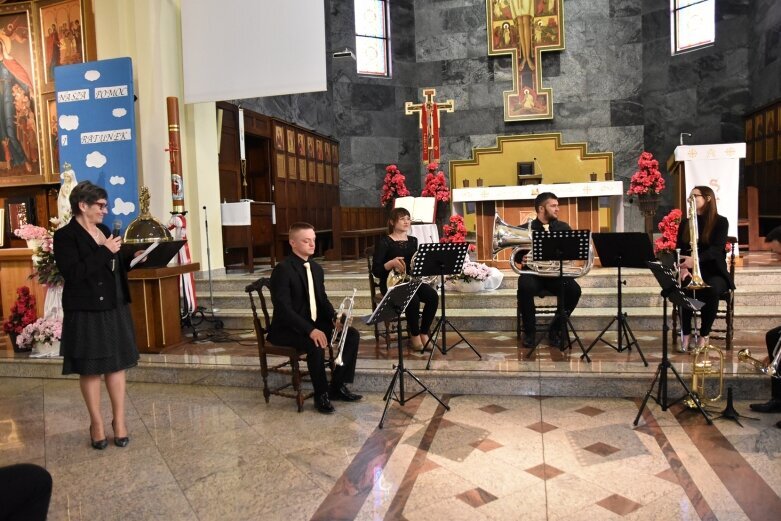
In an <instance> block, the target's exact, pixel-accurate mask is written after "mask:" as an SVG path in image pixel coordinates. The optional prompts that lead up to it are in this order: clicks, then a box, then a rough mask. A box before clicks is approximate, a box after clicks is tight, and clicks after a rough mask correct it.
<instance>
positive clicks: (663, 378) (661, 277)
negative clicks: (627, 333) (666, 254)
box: [634, 262, 713, 425]
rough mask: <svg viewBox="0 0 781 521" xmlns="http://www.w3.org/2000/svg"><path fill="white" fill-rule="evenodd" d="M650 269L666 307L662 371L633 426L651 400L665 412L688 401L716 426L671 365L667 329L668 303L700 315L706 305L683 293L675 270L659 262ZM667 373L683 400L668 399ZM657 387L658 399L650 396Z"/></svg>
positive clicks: (657, 370)
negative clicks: (701, 309) (677, 385)
mask: <svg viewBox="0 0 781 521" xmlns="http://www.w3.org/2000/svg"><path fill="white" fill-rule="evenodd" d="M647 266H648V267H649V268H651V273H653V274H654V277H656V281H657V282H658V283H659V286H661V288H662V299H663V300H664V306H663V308H662V309H663V311H662V321H663V322H662V323H663V325H662V361H661V362H660V363H659V367H658V368H657V369H656V374H654V379H653V381H652V382H651V386H650V387H649V388H648V392H647V393H645V397H643V403H642V405H640V410H639V411H637V417H636V418H635V421H634V425H637V423H638V422H639V421H640V416H642V414H643V409H645V406H646V404H647V403H648V398H653V399H654V401H655V402H656V403H658V404H659V405H660V406H661V407H662V410H663V411H666V410H667V409H668V408H669V407H670V406H672V405H675V404H676V403H678V402H680V401H681V400H683V399H684V398H687V397H688V398H689V399H691V401H692V403H694V404H695V405H696V406H697V409H699V411H700V413H701V414H702V417H703V418H705V421H707V422H708V424H709V425H710V424H712V423H713V421H712V420H711V419H710V416H708V413H707V412H705V409H703V408H702V405H701V404H700V400H699V398H698V397H697V395H695V394H694V393H693V392H691V390H690V389H689V388H688V387H687V386H686V382H684V381H683V378H681V375H680V374H678V371H676V370H675V367H674V366H673V365H672V364H671V363H670V358H669V357H668V352H667V333H668V332H669V331H670V326H669V325H667V301H668V300H669V301H670V302H672V303H673V304H676V305H677V306H679V307H681V306H683V307H685V308H687V309H689V310H691V311H698V310H699V309H700V308H702V306H703V305H704V303H703V302H700V301H699V300H695V299H693V298H689V297H687V296H686V295H685V294H684V293H683V291H681V287H680V286H678V280H677V275H676V274H675V273H673V271H672V269H670V268H668V267H666V266H664V265H662V264H661V263H660V262H649V263H647ZM668 369H669V370H671V371H672V372H673V374H674V375H675V378H676V379H677V380H678V383H679V384H681V387H683V390H684V391H686V393H685V394H684V395H683V396H681V397H680V398H678V399H677V400H673V401H672V402H671V401H669V399H668V396H667V370H668ZM657 386H658V388H657V391H656V396H651V393H653V390H654V387H657Z"/></svg>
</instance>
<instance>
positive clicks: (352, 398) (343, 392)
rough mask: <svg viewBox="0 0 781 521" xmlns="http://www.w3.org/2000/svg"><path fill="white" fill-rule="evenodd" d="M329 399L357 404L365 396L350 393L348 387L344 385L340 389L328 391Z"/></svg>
mask: <svg viewBox="0 0 781 521" xmlns="http://www.w3.org/2000/svg"><path fill="white" fill-rule="evenodd" d="M328 397H329V398H330V399H332V400H341V401H343V402H357V401H358V400H360V399H361V398H363V396H361V395H360V394H355V393H352V392H350V390H349V389H348V388H347V386H346V385H344V384H342V385H340V386H339V387H338V388H333V387H332V388H331V389H330V390H329V391H328Z"/></svg>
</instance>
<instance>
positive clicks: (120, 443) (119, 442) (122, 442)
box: [111, 420, 130, 447]
mask: <svg viewBox="0 0 781 521" xmlns="http://www.w3.org/2000/svg"><path fill="white" fill-rule="evenodd" d="M111 428H112V429H114V433H115V434H114V445H116V446H117V447H127V444H128V443H130V437H129V436H125V437H123V438H117V436H116V432H117V429H116V427H114V420H111Z"/></svg>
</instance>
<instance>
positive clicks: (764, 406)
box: [750, 226, 781, 429]
mask: <svg viewBox="0 0 781 521" xmlns="http://www.w3.org/2000/svg"><path fill="white" fill-rule="evenodd" d="M765 242H766V243H768V245H769V246H770V251H772V252H773V253H776V254H779V255H781V226H777V227H776V228H773V229H772V230H771V231H770V233H768V234H767V236H766V237H765ZM779 337H781V326H779V327H774V328H773V329H771V330H770V331H768V332H767V333H766V334H765V345H766V346H767V355H768V356H767V358H765V364H769V363H771V362H772V361H773V354H774V351H775V347H776V345H777V344H778V339H779ZM776 369H777V370H779V369H781V367H776ZM770 381H771V387H770V400H769V401H767V402H765V403H752V404H751V405H750V407H751V410H752V411H756V412H769V413H781V378H771V379H770ZM776 427H778V428H779V429H781V421H779V422H778V423H776Z"/></svg>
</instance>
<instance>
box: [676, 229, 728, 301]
mask: <svg viewBox="0 0 781 521" xmlns="http://www.w3.org/2000/svg"><path fill="white" fill-rule="evenodd" d="M701 221H702V219H697V229H698V231H699V232H700V238H699V240H698V241H697V254H698V255H699V257H700V271H702V274H703V276H705V275H719V276H721V277H723V278H724V280H725V281H726V282H727V284H728V285H729V287H730V289H735V284H733V283H732V281H731V280H730V277H729V270H728V269H727V252H726V251H725V249H726V246H727V233H728V232H729V221H728V220H727V218H726V217H724V216H723V215H716V224H715V225H714V226H713V231H711V234H710V237H709V239H710V240H709V241H708V244H705V243H704V242H703V241H702V222H701ZM688 228H689V219H688V218H685V217H684V218H683V219H681V224H680V225H679V226H678V241H677V244H678V248H680V249H681V255H685V256H687V257H688V256H690V255H691V252H692V249H691V244H689V243H688V242H685V241H684V238H683V237H684V234H685V232H686V230H687V229H688Z"/></svg>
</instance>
